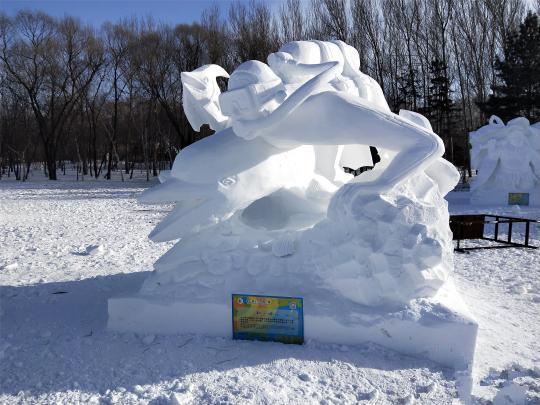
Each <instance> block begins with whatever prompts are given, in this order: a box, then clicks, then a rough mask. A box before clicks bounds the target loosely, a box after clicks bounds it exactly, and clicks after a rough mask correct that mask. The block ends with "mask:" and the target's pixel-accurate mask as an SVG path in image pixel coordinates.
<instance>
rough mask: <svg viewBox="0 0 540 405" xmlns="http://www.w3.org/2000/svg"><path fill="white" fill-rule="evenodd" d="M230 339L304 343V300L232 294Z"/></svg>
mask: <svg viewBox="0 0 540 405" xmlns="http://www.w3.org/2000/svg"><path fill="white" fill-rule="evenodd" d="M232 318H233V339H247V340H267V341H274V342H282V343H296V344H302V343H304V300H303V299H302V298H295V297H273V296H266V295H247V294H233V295H232Z"/></svg>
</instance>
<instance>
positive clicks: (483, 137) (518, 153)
mask: <svg viewBox="0 0 540 405" xmlns="http://www.w3.org/2000/svg"><path fill="white" fill-rule="evenodd" d="M470 143H471V146H472V149H471V165H472V166H473V168H475V169H477V170H478V175H477V176H476V178H475V179H474V180H473V182H472V184H471V193H472V198H471V201H472V202H475V203H479V204H495V205H506V204H507V203H508V193H528V194H529V196H530V199H529V204H530V205H540V129H538V128H535V127H534V126H532V125H529V121H528V120H527V119H526V118H523V117H520V118H515V119H513V120H511V121H508V123H507V124H506V125H504V123H503V122H502V120H501V119H500V118H499V117H497V116H492V117H491V118H490V120H489V124H488V125H486V126H484V127H482V128H480V129H478V130H477V131H474V132H471V134H470Z"/></svg>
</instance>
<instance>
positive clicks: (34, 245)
mask: <svg viewBox="0 0 540 405" xmlns="http://www.w3.org/2000/svg"><path fill="white" fill-rule="evenodd" d="M148 185H149V184H148V183H147V182H144V181H131V182H126V183H121V182H119V181H112V182H105V181H100V182H96V181H85V182H80V181H79V182H74V181H67V180H65V181H64V180H63V181H58V182H48V181H37V180H36V181H29V182H26V183H20V182H15V181H12V180H9V179H5V178H4V179H2V180H0V403H6V404H12V403H25V404H26V403H69V404H72V403H96V404H97V403H137V404H139V403H152V404H160V403H163V404H166V403H171V402H172V403H175V401H176V402H178V403H240V402H242V403H302V404H304V403H357V402H359V401H365V403H381V404H384V403H413V402H415V401H416V402H417V403H426V404H428V403H429V404H431V403H441V404H447V403H452V402H454V401H456V398H457V395H458V393H457V392H458V389H459V384H457V383H456V380H457V379H458V378H457V377H456V376H455V375H454V372H453V371H452V370H449V369H445V368H443V367H441V366H439V365H437V364H435V363H431V362H428V361H426V360H422V359H416V358H412V357H407V356H404V355H401V354H399V353H396V352H393V351H390V350H387V349H384V348H381V347H379V346H376V345H371V344H366V345H362V346H355V347H351V346H349V347H346V346H337V345H327V344H324V345H323V344H320V343H318V342H313V341H310V342H307V344H305V345H303V346H294V345H282V344H277V343H259V342H242V341H232V340H229V339H225V338H209V337H204V336H192V335H175V336H153V335H142V336H140V335H135V334H130V333H124V334H120V333H111V332H108V331H106V330H105V325H106V320H107V299H108V298H109V297H112V296H118V295H121V294H127V293H132V292H136V291H137V290H138V288H139V287H140V285H141V283H142V281H143V279H144V278H145V277H146V276H147V274H148V272H149V271H151V269H152V263H153V262H154V261H155V260H156V259H157V258H158V257H159V256H161V255H162V254H163V253H164V252H165V251H166V250H167V249H168V248H169V247H170V246H172V243H164V244H154V243H152V242H150V241H149V240H148V239H147V235H148V233H149V232H150V231H151V230H152V229H153V228H154V226H155V225H156V223H157V222H158V221H159V220H160V219H161V218H162V217H163V216H164V214H165V212H167V211H168V210H170V209H171V207H170V206H166V205H162V206H148V205H145V206H142V205H139V204H138V203H137V202H136V201H135V196H136V195H137V194H138V193H139V192H140V191H142V190H143V189H144V188H146V187H148ZM463 196H464V194H457V193H456V194H453V195H451V196H450V198H449V199H450V201H451V206H450V208H451V211H452V212H456V213H457V212H474V211H478V210H477V209H474V208H473V207H470V206H468V205H466V204H463V202H464V201H465V199H464V198H463ZM482 211H485V209H483V210H482ZM488 211H489V212H491V213H495V212H498V213H501V214H502V213H506V214H512V215H523V216H527V217H531V218H537V219H540V209H524V208H523V209H521V210H516V209H513V208H505V209H501V208H493V207H492V208H489V209H488ZM533 232H534V240H533V243H535V244H536V245H540V240H539V237H538V235H539V234H540V229H534V230H533ZM455 257H456V270H455V277H456V282H457V285H458V288H459V290H460V292H461V294H462V295H463V297H464V299H465V301H466V302H467V303H468V305H469V307H470V309H471V311H472V312H473V314H474V315H475V316H476V318H477V320H478V322H479V324H480V332H479V338H478V345H477V358H476V365H475V370H474V376H475V385H474V388H473V398H474V400H475V401H477V402H480V403H487V401H490V400H493V399H495V402H496V403H499V402H498V401H499V400H501V401H504V399H505V398H513V399H514V400H519V399H520V396H521V398H522V399H523V401H524V402H525V403H527V402H528V403H531V404H532V403H539V402H540V367H539V365H540V344H539V340H540V250H525V249H495V250H478V251H473V252H472V253H470V254H456V256H455ZM458 377H459V376H458ZM500 403H505V402H500Z"/></svg>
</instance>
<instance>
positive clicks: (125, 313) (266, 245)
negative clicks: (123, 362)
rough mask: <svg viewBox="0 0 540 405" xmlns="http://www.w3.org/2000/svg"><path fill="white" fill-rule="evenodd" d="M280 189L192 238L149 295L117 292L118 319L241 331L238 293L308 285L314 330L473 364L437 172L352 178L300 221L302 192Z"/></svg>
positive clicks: (164, 328) (312, 335)
mask: <svg viewBox="0 0 540 405" xmlns="http://www.w3.org/2000/svg"><path fill="white" fill-rule="evenodd" d="M273 196H274V197H272V198H271V199H268V197H265V198H264V199H261V200H259V201H258V202H257V204H254V205H252V206H251V208H247V209H245V210H244V211H243V212H238V213H236V214H235V215H233V216H232V217H231V218H230V219H228V220H227V221H225V222H224V223H222V224H219V225H216V227H212V228H209V229H205V230H201V231H200V232H199V233H198V234H196V235H191V236H190V237H189V238H187V239H186V240H185V241H180V242H179V243H178V244H177V245H176V246H175V247H174V248H172V249H171V250H170V251H169V252H168V253H167V254H165V255H164V256H163V257H162V258H160V259H159V260H158V261H157V262H156V264H155V272H154V273H153V274H152V275H151V276H150V277H148V278H147V280H146V281H145V282H144V284H143V286H142V288H141V290H140V292H139V294H138V295H136V296H134V297H130V298H115V299H111V300H109V328H111V329H113V330H118V331H133V332H138V333H200V334H205V335H216V336H231V335H232V319H231V303H230V301H231V294H234V293H237V294H260V295H277V296H298V297H302V298H303V299H304V311H305V312H304V315H305V322H304V330H305V337H306V338H307V339H315V340H319V341H323V342H331V343H343V344H358V343H362V342H366V341H371V342H375V343H378V344H381V345H383V346H386V347H389V348H392V349H395V350H398V351H400V352H403V353H408V354H411V355H419V356H423V357H427V358H429V359H431V360H434V361H436V362H439V363H441V364H444V365H446V366H449V367H454V368H456V369H459V370H463V369H468V368H469V366H470V365H471V364H472V360H473V354H474V347H475V341H476V333H477V328H478V326H477V324H476V322H475V321H474V320H473V319H472V317H471V316H470V314H469V313H468V311H467V309H466V307H465V305H464V303H463V301H462V300H461V297H460V296H459V294H458V293H457V292H456V291H455V288H454V285H453V282H452V279H451V276H450V274H451V271H452V267H453V245H452V240H451V233H450V229H449V226H448V223H449V222H448V210H447V203H446V201H445V200H444V198H443V197H442V196H443V193H441V192H440V191H439V188H438V187H437V185H436V184H435V182H434V181H433V180H432V179H431V178H430V177H429V176H427V175H426V174H420V175H418V176H416V177H414V178H411V179H410V180H408V181H407V182H405V183H404V184H403V185H401V186H398V187H396V188H395V189H393V190H391V191H389V192H387V193H385V194H378V193H375V194H373V193H370V192H366V191H365V189H364V188H363V185H362V184H361V183H355V182H351V183H348V184H347V185H345V186H343V187H342V188H340V189H339V190H338V191H337V192H336V193H335V194H334V195H333V196H332V198H331V201H330V204H329V207H328V210H327V212H326V218H324V219H322V220H321V215H324V213H319V215H316V210H314V211H313V212H312V215H311V216H307V217H306V216H302V217H301V219H302V220H301V221H300V219H299V218H298V217H297V214H296V213H295V212H294V208H295V207H296V209H297V207H298V206H300V205H299V202H298V201H297V200H295V199H294V198H293V197H292V196H291V195H289V194H287V193H286V192H282V193H281V194H279V193H278V194H274V195H273ZM291 210H292V211H291ZM289 211H291V212H289ZM263 214H264V215H263ZM278 214H279V215H278ZM255 218H258V219H259V221H262V220H263V219H264V220H265V221H262V222H257V221H255ZM278 219H279V220H278ZM262 223H265V224H266V226H265V227H257V226H256V225H257V224H258V225H261V224H262Z"/></svg>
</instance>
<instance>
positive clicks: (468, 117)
mask: <svg viewBox="0 0 540 405" xmlns="http://www.w3.org/2000/svg"><path fill="white" fill-rule="evenodd" d="M534 1H536V3H535V2H531V1H525V0H523V1H520V0H311V1H300V0H286V1H284V2H283V3H281V4H280V5H279V6H276V5H275V3H269V2H264V1H252V2H251V3H245V2H244V3H240V2H238V3H232V4H231V5H230V7H228V8H227V9H224V8H220V7H219V3H216V5H215V6H212V7H210V8H208V9H206V10H205V11H204V12H203V13H202V15H201V17H200V22H198V23H194V24H178V25H176V26H172V25H169V24H163V23H160V22H156V21H153V20H152V19H151V18H150V17H148V18H128V19H125V20H121V21H118V22H114V23H113V22H110V23H106V24H104V25H102V26H101V27H99V28H98V27H92V26H87V25H84V24H82V23H81V22H80V21H79V20H77V19H75V18H72V17H64V18H61V19H56V18H52V17H51V16H49V15H47V14H44V13H40V12H31V11H23V12H19V13H18V14H17V15H14V16H8V15H6V14H0V177H1V176H6V175H10V176H11V175H13V176H15V177H16V178H17V179H21V180H24V179H26V178H27V176H28V172H29V169H30V167H31V165H32V164H33V163H41V164H42V166H41V167H42V168H43V170H44V172H45V173H46V174H47V176H48V177H49V178H50V179H57V176H58V175H59V174H60V173H61V172H62V169H63V170H65V165H66V163H68V164H70V165H75V166H76V167H77V173H78V175H77V177H78V178H79V175H80V176H81V177H80V178H83V176H93V177H96V178H99V177H104V178H109V179H110V178H111V175H112V174H113V173H120V174H122V179H123V178H124V177H129V176H132V175H133V170H134V168H135V167H138V168H142V169H143V170H144V171H145V172H146V177H147V178H148V179H149V178H150V177H152V176H155V175H157V174H158V172H159V170H161V169H164V168H166V169H168V168H169V167H170V165H171V164H172V162H173V160H174V158H175V156H176V154H177V153H178V152H179V151H180V150H181V149H182V148H184V147H186V146H188V145H189V144H191V143H193V142H195V141H196V140H198V139H200V138H201V137H203V136H206V135H209V134H210V131H204V130H203V131H202V132H194V131H193V130H192V129H191V127H190V125H189V123H188V121H187V119H186V117H185V115H184V112H183V110H182V85H181V81H180V73H181V72H183V71H190V70H193V69H195V68H197V67H199V66H201V65H202V64H207V63H215V64H218V65H221V66H222V67H224V68H225V69H226V70H227V71H228V72H232V71H233V69H234V68H235V67H236V66H237V65H239V64H240V63H241V62H243V61H246V60H249V59H257V60H260V61H266V57H267V56H268V54H269V53H271V52H275V51H277V50H278V48H279V47H280V46H281V45H282V44H283V43H286V42H289V41H294V40H307V39H320V40H330V39H339V40H343V41H345V42H347V43H348V44H350V45H352V46H354V47H355V48H356V49H358V51H359V54H360V58H361V70H362V71H363V72H365V73H367V74H369V75H370V76H372V77H373V78H375V79H376V80H377V81H378V82H379V83H380V85H381V86H382V88H383V91H384V94H385V96H386V98H387V100H388V103H389V104H390V107H391V108H392V110H393V111H395V112H397V111H399V109H401V108H404V109H409V110H413V111H418V112H420V113H422V114H424V115H426V116H427V117H428V118H429V119H430V121H431V123H432V125H433V129H434V131H435V132H436V133H438V134H439V135H440V136H441V137H442V138H443V140H444V142H445V145H446V158H447V159H449V160H450V161H452V162H453V163H454V164H455V165H457V166H459V167H464V168H466V167H467V166H468V141H467V134H468V132H469V131H471V130H473V129H476V128H478V127H479V126H481V125H483V124H484V123H485V121H486V118H488V117H489V114H491V113H492V112H497V111H499V110H500V111H501V115H502V118H503V119H508V118H512V117H513V116H517V115H525V116H527V117H529V118H530V119H532V120H533V121H534V120H535V119H536V120H538V119H540V112H539V109H540V107H539V106H540V100H539V99H538V94H540V78H539V77H538V74H539V72H540V61H539V60H538V59H539V57H540V56H539V55H540V48H539V46H540V45H538V44H540V41H539V40H538V39H540V28H539V24H538V19H537V18H536V16H535V15H533V14H531V13H534V12H535V13H538V12H539V10H540V0H534ZM527 13H529V14H527ZM535 35H536V37H535ZM524 41H525V42H524ZM527 41H529V42H528V43H527ZM535 41H536V42H535ZM535 43H536V45H534V44H535ZM518 45H519V46H520V47H521V48H519V49H517V48H516V46H518ZM531 47H532V48H531ZM516 49H517V50H516ZM520 52H521V53H520ZM527 52H528V55H529V56H530V60H528V59H527V56H526V55H525V57H523V54H524V53H527ZM535 53H536V55H535ZM535 58H536V62H534V63H536V65H534V63H533V62H531V60H535ZM510 59H512V60H510ZM509 63H510V65H511V66H509V65H508V64H509ZM531 63H532V65H531ZM518 65H519V66H518ZM516 66H518V67H519V69H521V70H519V69H518V70H516V69H517V68H516ZM535 74H536V76H535ZM520 80H521V81H520ZM534 80H537V81H536V84H534V83H535V82H534ZM509 81H510V82H512V83H509ZM531 83H532V84H531ZM512 86H513V87H512ZM520 86H521V87H520ZM535 86H536V87H535ZM522 87H526V88H525V89H524V88H522ZM516 97H517V98H516ZM520 97H522V98H520ZM523 97H525V98H523ZM527 97H528V98H527ZM509 100H510V101H512V100H513V104H512V102H509ZM523 100H526V101H527V100H528V101H527V102H523ZM527 103H528V104H527ZM329 136H330V134H329ZM216 153H219V151H216ZM208 164H209V165H211V164H212V162H208Z"/></svg>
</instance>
